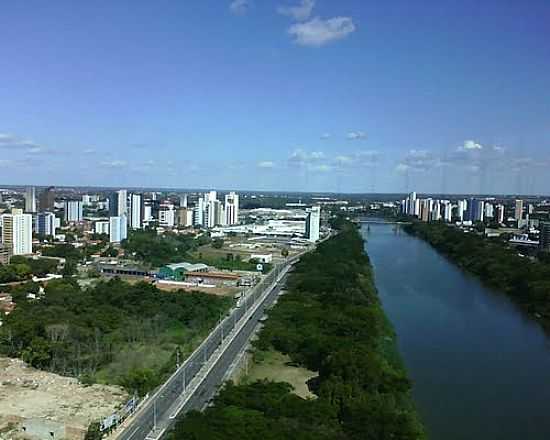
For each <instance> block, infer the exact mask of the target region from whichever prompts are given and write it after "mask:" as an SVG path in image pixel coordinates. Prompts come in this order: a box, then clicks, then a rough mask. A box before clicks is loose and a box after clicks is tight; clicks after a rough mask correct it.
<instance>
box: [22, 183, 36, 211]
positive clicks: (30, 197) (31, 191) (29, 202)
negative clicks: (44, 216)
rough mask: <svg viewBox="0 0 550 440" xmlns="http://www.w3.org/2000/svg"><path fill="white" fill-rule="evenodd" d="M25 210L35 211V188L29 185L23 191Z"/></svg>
mask: <svg viewBox="0 0 550 440" xmlns="http://www.w3.org/2000/svg"><path fill="white" fill-rule="evenodd" d="M25 212H28V213H34V212H36V189H35V188H34V186H29V187H28V188H27V190H26V191H25Z"/></svg>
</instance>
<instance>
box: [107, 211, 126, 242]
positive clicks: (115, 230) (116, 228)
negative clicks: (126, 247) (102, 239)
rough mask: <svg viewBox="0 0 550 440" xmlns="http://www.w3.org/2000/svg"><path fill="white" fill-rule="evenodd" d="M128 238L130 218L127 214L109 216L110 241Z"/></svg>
mask: <svg viewBox="0 0 550 440" xmlns="http://www.w3.org/2000/svg"><path fill="white" fill-rule="evenodd" d="M126 238H128V219H127V218H126V216H125V215H120V216H116V217H109V241H110V242H111V243H120V242H121V241H122V240H126Z"/></svg>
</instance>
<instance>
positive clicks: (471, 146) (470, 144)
mask: <svg viewBox="0 0 550 440" xmlns="http://www.w3.org/2000/svg"><path fill="white" fill-rule="evenodd" d="M459 150H466V151H474V150H483V145H481V144H478V143H477V142H476V141H472V140H467V141H464V145H463V146H462V147H459Z"/></svg>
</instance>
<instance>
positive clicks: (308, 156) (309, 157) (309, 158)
mask: <svg viewBox="0 0 550 440" xmlns="http://www.w3.org/2000/svg"><path fill="white" fill-rule="evenodd" d="M324 158H325V153H323V152H322V151H312V152H308V151H304V150H302V149H301V148H298V149H296V150H294V152H293V153H292V154H291V155H290V157H289V158H288V162H289V163H290V164H294V165H303V164H307V163H311V162H316V161H320V160H322V159H324Z"/></svg>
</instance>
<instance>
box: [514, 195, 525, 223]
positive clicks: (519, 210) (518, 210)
mask: <svg viewBox="0 0 550 440" xmlns="http://www.w3.org/2000/svg"><path fill="white" fill-rule="evenodd" d="M514 219H516V220H517V221H518V222H519V221H520V220H522V219H523V200H519V199H518V200H516V206H515V208H514Z"/></svg>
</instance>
